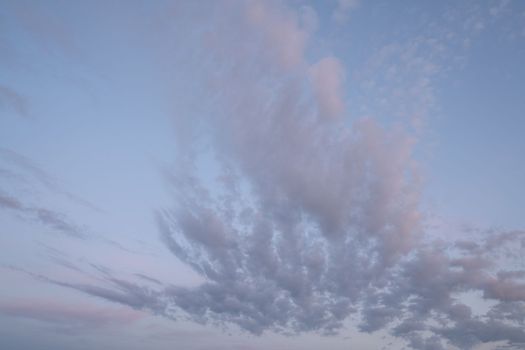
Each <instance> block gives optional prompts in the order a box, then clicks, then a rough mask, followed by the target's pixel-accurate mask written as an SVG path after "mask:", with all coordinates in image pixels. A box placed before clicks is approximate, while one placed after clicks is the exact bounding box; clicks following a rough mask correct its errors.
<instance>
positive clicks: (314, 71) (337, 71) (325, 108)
mask: <svg viewBox="0 0 525 350" xmlns="http://www.w3.org/2000/svg"><path fill="white" fill-rule="evenodd" d="M310 76H311V79H312V85H313V88H314V91H315V96H316V98H317V99H318V101H319V102H318V103H319V108H320V112H321V115H322V116H326V117H334V116H340V115H341V114H342V113H343V111H344V108H345V105H344V101H343V93H342V87H343V82H344V68H343V65H342V64H341V62H339V60H338V59H337V58H335V57H325V58H323V59H322V60H320V61H319V62H317V63H315V64H314V65H312V66H311V68H310Z"/></svg>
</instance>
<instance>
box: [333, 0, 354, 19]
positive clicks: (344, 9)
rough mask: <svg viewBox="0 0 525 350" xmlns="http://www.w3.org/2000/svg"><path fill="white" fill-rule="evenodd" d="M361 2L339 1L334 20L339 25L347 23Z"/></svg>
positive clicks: (352, 0) (351, 0)
mask: <svg viewBox="0 0 525 350" xmlns="http://www.w3.org/2000/svg"><path fill="white" fill-rule="evenodd" d="M360 2H361V1H360V0H337V7H336V9H335V10H334V12H333V14H332V18H333V19H334V20H335V21H336V22H337V23H344V22H346V21H347V20H348V17H349V13H350V12H351V11H352V10H355V9H356V8H357V7H359V5H360Z"/></svg>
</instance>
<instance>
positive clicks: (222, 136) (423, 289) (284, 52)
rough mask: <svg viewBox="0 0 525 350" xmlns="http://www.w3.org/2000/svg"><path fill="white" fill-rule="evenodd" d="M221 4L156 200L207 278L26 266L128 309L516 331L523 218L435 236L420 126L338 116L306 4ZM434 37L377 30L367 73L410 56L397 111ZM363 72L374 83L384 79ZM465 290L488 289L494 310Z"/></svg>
mask: <svg viewBox="0 0 525 350" xmlns="http://www.w3.org/2000/svg"><path fill="white" fill-rule="evenodd" d="M355 3H356V2H355V1H341V2H340V4H341V5H340V7H342V8H343V7H344V8H345V9H346V10H348V9H349V8H350V7H351V6H352V5H351V4H355ZM348 4H350V5H348ZM221 5H222V4H221ZM221 5H215V6H213V5H211V6H210V8H207V9H206V15H202V17H199V18H197V19H196V21H199V20H201V21H202V22H206V25H207V26H204V25H203V27H204V28H205V29H204V30H203V31H202V32H201V33H200V34H199V35H198V39H199V40H197V42H198V45H202V46H199V47H198V48H197V49H195V50H193V51H192V52H191V53H190V54H189V55H191V60H188V61H197V62H194V63H195V66H197V67H198V73H197V70H196V73H195V77H194V79H195V80H196V81H197V82H196V85H198V86H205V87H206V89H207V90H206V93H205V96H199V97H198V99H199V100H198V101H197V103H198V104H199V106H200V105H205V106H206V107H208V108H203V110H205V112H204V113H202V115H199V118H196V119H190V118H185V116H181V115H177V116H175V117H174V119H175V124H176V126H177V128H178V130H177V131H178V132H179V135H181V134H183V133H185V135H184V137H181V138H180V139H178V140H177V142H178V144H177V146H178V147H177V151H178V159H177V161H178V162H177V166H176V168H174V169H172V170H171V171H167V172H166V175H167V179H168V181H169V182H170V185H171V187H172V191H173V194H174V195H173V204H172V206H170V207H166V208H163V209H160V210H159V211H158V213H157V223H158V228H159V231H160V236H161V239H162V241H163V243H164V244H165V245H166V247H167V248H168V249H169V250H170V251H171V252H172V253H173V254H174V255H175V256H176V257H177V258H178V259H180V260H181V261H183V262H185V263H186V264H188V265H189V266H190V267H191V268H192V269H193V270H194V271H195V272H197V273H198V274H199V275H200V276H201V277H202V279H203V280H204V282H203V283H202V284H201V285H199V286H197V287H185V286H170V285H169V284H167V283H164V282H163V281H160V280H157V279H155V278H152V277H150V276H148V275H146V274H135V275H134V276H135V277H138V279H139V280H140V282H130V281H128V280H127V279H126V278H124V277H119V276H118V275H117V274H115V273H113V272H111V271H110V270H108V269H106V268H105V267H103V266H102V267H101V266H98V265H91V267H93V268H94V269H95V270H96V271H97V272H96V273H97V274H98V275H100V276H102V278H100V279H99V280H97V283H87V282H83V283H77V282H71V281H67V282H64V281H61V280H59V279H54V278H48V277H45V276H43V275H37V274H31V275H32V276H33V277H35V278H38V279H40V280H43V281H46V282H48V283H51V284H54V285H58V286H62V287H65V288H68V289H73V290H76V291H79V292H81V293H84V294H87V295H90V296H94V297H98V298H102V299H104V300H107V301H111V302H116V303H119V304H122V305H127V306H129V307H131V308H133V309H140V310H147V311H150V312H152V313H154V314H160V315H164V316H166V317H169V318H172V319H175V318H179V317H182V318H184V317H188V318H190V319H192V320H194V321H196V322H200V323H205V322H212V323H219V324H222V325H224V324H226V325H227V324H234V325H237V326H239V327H240V328H241V329H243V330H245V331H248V332H251V333H253V334H262V333H264V332H267V331H277V332H282V333H286V334H289V333H294V332H307V331H320V332H323V333H325V334H333V333H336V332H338V331H340V330H341V329H342V328H343V327H344V326H345V322H347V321H348V319H349V318H350V317H353V319H357V320H358V322H359V324H358V327H359V329H360V330H361V331H363V332H369V333H372V332H376V331H379V330H388V331H389V332H390V333H391V334H392V335H394V336H396V337H399V338H402V339H404V340H405V341H406V342H407V344H409V346H410V347H411V348H413V349H429V350H430V349H434V350H439V349H445V348H446V346H448V345H453V346H456V347H458V348H461V349H469V348H472V347H474V346H476V345H477V344H479V343H487V342H492V341H505V342H507V344H508V345H509V346H512V347H514V348H520V347H521V348H523V343H524V342H525V332H524V331H523V329H524V327H525V324H524V323H525V318H524V317H525V316H524V315H525V306H524V303H525V280H524V277H525V270H524V267H523V264H521V265H520V263H519V262H520V260H519V259H520V257H521V256H523V255H524V253H525V252H524V249H525V232H522V231H493V232H487V233H486V234H485V235H482V234H479V235H478V236H477V237H476V238H475V239H461V240H458V241H456V242H443V241H435V240H434V241H430V240H429V238H428V237H427V236H426V235H425V232H424V227H425V225H424V223H425V218H424V215H423V213H422V212H421V209H420V196H421V188H420V175H419V172H418V167H417V163H416V162H415V161H414V157H413V151H414V147H415V145H416V139H415V137H414V136H413V135H412V134H410V133H409V132H408V131H407V130H406V129H407V128H406V125H405V124H404V123H403V122H399V123H389V124H388V125H385V124H382V123H381V122H380V121H379V120H378V119H376V118H374V117H363V118H356V117H352V118H350V117H348V115H350V113H348V111H347V109H346V108H347V106H346V105H345V103H344V101H345V99H344V96H345V85H344V84H345V82H346V79H345V75H346V73H345V67H343V64H342V62H341V61H339V60H338V58H337V57H335V56H334V55H332V54H330V55H327V56H324V57H317V56H316V55H314V54H311V53H310V52H309V48H310V46H309V45H310V43H311V41H310V40H311V37H312V35H313V34H314V31H315V28H316V15H315V12H314V10H313V9H312V8H310V7H307V6H306V7H303V8H302V9H301V10H298V11H295V10H294V9H291V8H289V7H288V6H286V5H285V4H282V3H279V2H268V1H250V2H239V3H235V5H233V4H230V3H227V5H225V6H226V8H222V6H221ZM196 6H199V5H196ZM346 10H345V11H346ZM210 28H212V29H213V30H208V29H210ZM438 44H439V43H436V42H434V41H427V40H426V39H425V40H423V39H418V40H416V41H415V42H413V43H409V44H407V45H406V46H403V45H392V46H387V47H384V48H383V49H382V50H380V51H379V52H378V54H377V57H376V60H372V61H373V62H371V63H370V71H373V72H376V71H378V70H379V69H377V67H378V66H382V65H384V64H385V62H386V61H391V60H392V57H393V58H395V59H399V60H400V62H393V63H392V65H391V66H390V68H392V69H387V70H389V71H390V72H391V75H389V76H387V77H386V78H385V79H386V80H389V81H391V82H392V85H395V86H397V85H398V84H397V83H398V82H399V80H404V79H405V78H406V77H405V75H404V74H399V75H398V73H396V72H398V71H400V70H401V71H405V70H407V69H414V67H415V70H416V71H417V72H416V74H415V77H414V81H413V83H414V84H413V85H412V89H411V90H410V91H408V92H407V94H406V95H405V94H402V95H399V94H397V95H396V94H395V93H391V92H390V91H387V92H385V94H386V95H389V96H390V97H392V98H393V99H397V101H399V99H402V100H403V101H402V104H403V105H404V104H405V101H410V102H413V99H414V95H412V93H414V94H418V96H419V97H420V98H421V101H418V103H416V104H412V106H415V108H414V109H410V108H407V109H405V108H401V111H400V113H403V114H425V113H424V112H425V111H426V110H427V107H428V106H430V105H431V104H432V99H433V94H432V89H431V87H430V86H429V84H428V80H429V79H430V78H431V77H433V76H434V75H435V74H437V71H438V70H439V67H436V66H435V65H434V64H433V62H434V61H433V60H431V59H430V57H428V60H427V59H422V57H423V58H426V56H420V55H419V53H420V51H423V52H426V53H429V56H433V55H434V53H435V52H438V51H439V45H438ZM428 47H431V48H433V50H435V52H434V51H433V50H426V49H425V48H428ZM406 49H409V50H406ZM405 51H406V52H407V54H406V55H401V54H400V53H401V52H405ZM181 55H184V53H182V54H181ZM312 56H315V59H312ZM432 58H433V57H432ZM201 59H202V61H201ZM181 61H182V60H181ZM387 68H389V67H387ZM366 73H367V72H365V74H364V75H365V78H367V77H366ZM371 75H373V76H374V77H375V75H374V74H372V73H371ZM199 79H202V80H199ZM365 80H366V79H365ZM368 80H369V81H368V82H366V83H369V84H364V85H366V86H368V87H369V88H370V89H372V90H374V89H376V88H377V86H378V85H381V84H380V83H381V82H380V81H379V83H378V82H377V81H373V79H368ZM366 86H365V88H366ZM379 89H380V90H381V91H385V89H384V88H383V87H379ZM386 90H388V89H386ZM372 95H378V94H372ZM387 105H388V104H387ZM419 107H421V108H419ZM421 111H423V112H421ZM393 114H396V113H393ZM352 115H354V114H352ZM192 117H194V115H192ZM181 130H182V131H181ZM0 155H1V154H0ZM10 159H14V158H13V157H11V158H10ZM18 164H19V165H18V166H19V167H22V168H23V165H22V164H23V162H18ZM26 169H27V170H28V171H29V172H32V173H34V174H36V173H35V172H34V171H32V170H30V168H27V167H26ZM5 174H12V173H9V172H5ZM0 206H1V207H3V208H7V209H9V210H12V211H15V212H17V213H19V214H22V215H26V216H29V217H31V218H32V219H33V220H39V221H41V222H42V223H44V224H45V225H48V226H50V227H53V228H55V229H57V230H62V231H68V230H69V227H68V226H67V222H66V221H65V220H61V219H60V217H59V216H58V215H54V214H56V213H54V212H51V211H49V210H47V211H46V210H45V209H40V208H36V207H32V206H28V205H25V204H23V203H22V202H21V201H19V200H18V199H16V198H14V197H12V196H8V195H0ZM69 231H70V230H69ZM54 260H55V262H57V263H59V264H61V265H62V266H65V267H68V268H70V269H71V268H72V269H76V268H77V267H76V266H75V265H71V264H68V263H67V260H65V258H64V257H56V258H55V259H54ZM141 283H142V284H141ZM472 300H475V301H476V302H479V301H485V302H487V303H488V306H486V310H483V308H481V310H480V308H474V307H472V306H471V305H470V302H471V301H472ZM9 312H13V313H15V312H16V313H18V314H27V315H32V316H31V317H39V316H38V312H37V311H27V310H25V309H20V308H19V309H16V310H11V311H9ZM35 312H36V313H35ZM50 317H53V316H52V312H51V316H50ZM56 317H61V316H56Z"/></svg>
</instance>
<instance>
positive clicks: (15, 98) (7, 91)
mask: <svg viewBox="0 0 525 350" xmlns="http://www.w3.org/2000/svg"><path fill="white" fill-rule="evenodd" d="M0 108H2V109H4V110H12V111H13V112H15V113H16V114H18V115H19V116H22V117H27V116H28V103H27V100H26V98H25V97H23V96H22V95H20V94H19V93H17V92H16V91H14V90H13V89H11V88H9V87H7V86H4V85H0Z"/></svg>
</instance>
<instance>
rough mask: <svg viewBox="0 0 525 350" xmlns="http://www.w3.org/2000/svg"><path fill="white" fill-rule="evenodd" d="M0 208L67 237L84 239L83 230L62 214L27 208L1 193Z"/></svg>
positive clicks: (33, 207)
mask: <svg viewBox="0 0 525 350" xmlns="http://www.w3.org/2000/svg"><path fill="white" fill-rule="evenodd" d="M0 208H1V209H9V210H11V211H14V212H15V213H17V214H21V215H22V218H24V219H26V220H29V221H32V222H37V223H41V224H43V225H44V226H47V227H49V228H51V229H53V230H55V231H58V232H61V233H64V234H66V235H68V236H72V237H76V238H85V233H84V232H83V229H82V228H80V227H78V226H76V225H75V224H73V223H71V222H70V221H69V220H68V218H67V217H66V216H65V215H64V214H62V213H59V212H56V211H53V210H50V209H46V208H41V207H35V206H28V205H26V204H24V203H22V202H21V201H20V200H18V199H16V198H14V197H11V196H9V195H7V194H3V193H1V192H0Z"/></svg>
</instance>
